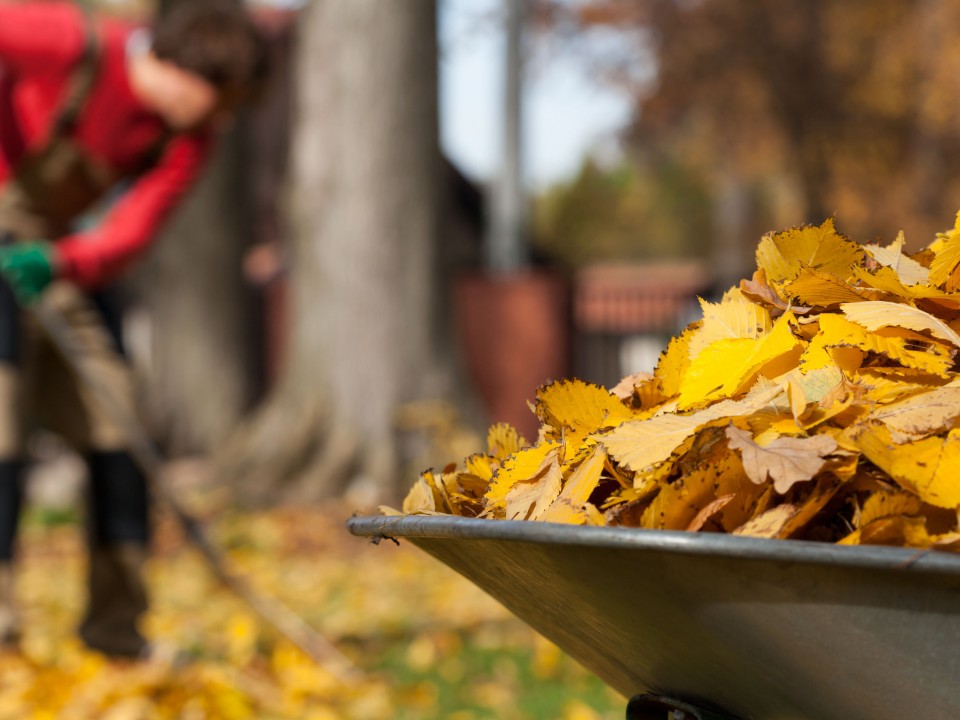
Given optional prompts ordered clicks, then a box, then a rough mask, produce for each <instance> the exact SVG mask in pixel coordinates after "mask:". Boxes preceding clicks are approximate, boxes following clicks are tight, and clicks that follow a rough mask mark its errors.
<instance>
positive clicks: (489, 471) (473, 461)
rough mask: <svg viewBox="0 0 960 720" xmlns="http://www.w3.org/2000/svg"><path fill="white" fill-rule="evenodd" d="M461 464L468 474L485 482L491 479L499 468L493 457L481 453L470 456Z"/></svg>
mask: <svg viewBox="0 0 960 720" xmlns="http://www.w3.org/2000/svg"><path fill="white" fill-rule="evenodd" d="M463 464H464V467H465V468H466V470H467V472H468V473H470V474H471V475H475V476H476V477H478V478H482V479H483V480H487V481H489V480H491V479H492V478H493V473H494V472H496V469H497V468H498V467H500V463H499V461H498V460H497V459H496V458H495V457H492V456H491V455H484V454H482V453H477V454H476V455H471V456H470V457H468V458H467V459H466V460H464V463H463Z"/></svg>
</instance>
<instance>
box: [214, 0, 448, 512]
mask: <svg viewBox="0 0 960 720" xmlns="http://www.w3.org/2000/svg"><path fill="white" fill-rule="evenodd" d="M435 22H436V19H435V3H434V2H433V1H432V0H407V1H406V2H402V3H401V2H386V3H385V2H382V0H316V1H315V2H313V3H311V4H310V5H308V6H307V8H306V9H305V10H304V15H303V16H302V18H301V23H300V28H299V30H300V32H301V33H302V35H301V37H300V45H299V48H298V56H297V70H298V85H297V89H298V97H297V100H296V105H295V113H294V131H293V155H292V157H291V183H292V187H291V196H290V197H291V203H292V207H291V223H290V225H291V227H290V231H291V236H292V237H291V241H292V247H291V251H290V260H291V264H290V283H291V297H290V304H291V313H292V316H291V318H290V327H291V337H290V339H289V345H288V353H287V358H286V364H285V366H284V367H283V369H282V373H281V377H280V378H279V380H278V383H277V385H276V386H275V388H274V391H273V392H272V394H271V397H270V398H269V399H268V401H267V402H266V404H265V405H264V406H263V407H261V408H260V409H259V410H258V412H257V413H256V414H255V415H254V417H253V418H251V420H250V422H249V423H248V424H247V425H246V426H245V427H243V428H241V430H240V431H239V432H238V433H237V434H236V435H235V436H234V437H233V439H232V441H231V443H229V445H228V447H227V448H226V449H225V450H224V452H223V453H221V454H220V457H219V458H218V462H217V464H216V466H217V469H218V471H219V476H220V477H222V478H223V479H224V480H226V481H228V482H233V483H234V486H235V487H236V488H237V490H238V491H239V493H240V495H241V497H244V498H246V499H247V500H249V501H258V500H261V501H262V500H266V499H275V498H276V497H277V495H278V491H280V492H282V493H285V494H288V495H289V494H290V493H293V494H295V495H296V496H297V497H298V498H305V497H306V498H315V497H321V496H329V495H334V494H337V493H339V492H341V491H342V490H343V489H344V488H345V487H346V485H347V484H348V483H359V484H362V485H363V486H365V487H367V488H371V489H373V490H374V492H375V494H376V495H377V496H378V497H380V498H391V499H393V498H395V497H396V495H397V492H398V489H399V488H398V481H399V479H400V478H401V476H402V470H403V466H404V452H403V450H402V448H401V447H400V445H399V443H398V439H397V430H396V424H395V416H396V413H397V410H398V409H399V408H400V407H401V406H402V405H403V404H404V403H406V402H408V401H412V400H415V399H418V398H423V397H426V396H428V395H431V394H432V395H434V396H435V395H437V394H439V393H440V392H441V391H442V390H444V389H445V388H443V387H442V386H443V384H444V383H445V382H446V376H447V374H446V373H445V372H444V371H443V365H444V363H443V362H441V361H440V360H439V359H438V358H439V356H440V353H439V352H438V350H437V347H436V342H435V338H436V337H437V336H438V332H437V331H438V329H439V328H438V323H439V320H438V317H439V311H438V305H439V303H438V297H437V292H436V290H437V287H438V286H437V282H436V272H435V268H436V262H437V260H436V240H437V237H436V236H437V229H438V221H439V209H440V208H439V197H438V194H439V193H438V182H437V181H438V177H439V176H438V172H439V169H440V163H439V149H438V140H437V137H438V129H437V51H436V25H435Z"/></svg>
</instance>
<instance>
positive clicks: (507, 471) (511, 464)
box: [484, 441, 560, 509]
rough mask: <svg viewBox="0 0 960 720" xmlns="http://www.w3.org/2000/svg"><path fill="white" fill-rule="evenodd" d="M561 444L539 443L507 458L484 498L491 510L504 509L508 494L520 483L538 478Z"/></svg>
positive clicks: (552, 442) (551, 442)
mask: <svg viewBox="0 0 960 720" xmlns="http://www.w3.org/2000/svg"><path fill="white" fill-rule="evenodd" d="M559 447H560V444H559V443H557V442H554V441H545V442H541V443H537V444H536V445H533V446H531V447H527V448H524V449H523V450H521V451H520V452H518V453H517V454H516V455H513V456H512V457H509V458H507V459H506V460H505V461H504V462H503V464H502V465H501V466H500V468H499V469H498V470H497V472H496V473H494V476H493V481H492V482H491V484H490V489H489V490H488V491H487V494H486V495H485V496H484V497H485V498H486V500H487V506H488V507H490V508H501V509H502V508H504V507H505V506H506V501H507V493H509V492H510V490H511V489H512V488H513V486H514V485H515V484H517V483H518V482H529V481H530V480H532V479H534V478H535V477H538V476H539V475H540V473H541V472H543V470H544V464H545V463H549V459H550V455H551V453H553V454H554V456H555V455H556V451H557V450H558V448H559Z"/></svg>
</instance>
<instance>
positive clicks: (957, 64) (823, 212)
mask: <svg viewBox="0 0 960 720" xmlns="http://www.w3.org/2000/svg"><path fill="white" fill-rule="evenodd" d="M571 17H573V18H574V21H575V23H576V24H577V26H578V27H579V28H580V29H581V30H582V31H584V32H589V31H590V30H591V29H595V28H603V29H605V30H608V31H610V30H612V31H615V32H616V33H620V34H625V35H628V36H630V37H632V38H633V39H634V41H635V43H636V44H638V45H642V46H644V47H646V48H647V49H648V50H649V52H650V54H651V56H652V57H653V58H654V62H655V65H656V70H655V80H654V81H653V82H650V83H633V84H631V83H630V76H629V73H625V72H624V71H623V64H622V58H618V57H616V56H614V57H612V58H611V57H610V56H609V54H607V55H605V56H604V55H602V54H601V56H600V59H599V60H598V61H597V65H598V70H599V71H600V72H602V73H604V75H605V76H606V77H607V78H608V79H609V81H611V82H615V83H619V84H620V85H621V86H623V87H625V88H626V89H627V90H628V91H629V92H631V93H632V95H633V96H634V98H635V113H634V119H633V121H632V123H631V126H630V127H629V129H628V130H627V131H626V132H625V133H624V135H623V143H624V146H625V148H626V155H627V157H629V158H630V162H631V164H632V166H633V172H645V173H650V172H655V171H656V168H657V161H656V160H654V162H653V163H651V161H650V158H651V150H652V149H655V152H653V154H652V156H653V157H654V158H663V157H667V158H670V162H671V163H674V164H675V165H676V166H678V167H682V168H684V171H685V172H688V173H690V174H691V175H692V176H693V177H696V178H697V184H698V185H699V186H700V187H703V188H705V189H706V194H704V195H699V196H698V197H697V198H696V200H695V203H694V204H695V205H696V206H697V207H699V208H700V213H696V214H695V216H694V217H700V216H701V213H702V212H703V211H704V210H705V209H707V208H712V212H711V215H712V218H713V223H712V225H713V228H712V230H713V231H712V234H711V235H712V236H711V238H710V240H709V241H708V242H707V243H705V245H706V246H708V247H710V248H712V250H707V251H706V252H707V253H708V254H711V255H712V256H713V257H714V258H715V261H716V262H715V267H716V268H717V270H718V272H719V273H720V274H721V275H727V276H729V277H731V278H735V277H738V276H740V275H742V274H743V272H744V270H746V269H748V268H749V265H750V261H751V258H750V250H751V248H752V247H753V246H754V244H755V242H756V239H757V238H758V231H759V232H762V231H763V230H766V229H771V228H772V227H778V226H781V225H787V224H796V223H798V222H820V221H821V220H822V219H823V218H824V217H826V216H829V215H836V216H837V218H838V222H839V224H840V227H841V228H842V229H844V230H845V231H847V232H848V233H849V234H851V235H852V236H853V237H855V238H858V239H862V240H873V239H874V238H875V237H878V236H883V237H884V238H886V239H887V240H890V239H892V235H893V234H895V232H896V230H897V229H899V228H903V229H904V230H905V231H906V232H907V238H908V242H909V241H912V246H913V247H918V246H919V245H921V244H925V243H927V242H929V240H931V239H932V237H933V234H934V232H935V231H936V230H939V229H941V228H942V227H943V226H944V223H945V222H946V221H947V220H948V219H949V218H950V217H951V216H952V214H953V212H955V210H956V207H957V204H958V203H957V198H958V195H960V183H958V179H957V177H956V173H953V172H951V168H952V167H955V166H956V164H957V161H958V160H960V92H958V89H960V87H958V78H960V73H958V70H960V49H958V48H960V46H958V44H957V43H956V42H955V39H956V35H957V33H958V28H960V24H958V20H960V3H956V2H951V0H922V1H920V2H914V1H911V0H878V1H877V2H871V3H858V2H852V1H851V0H804V1H803V2H787V3H784V2H775V1H774V0H699V1H698V2H681V1H679V0H651V1H650V2H644V3H636V2H630V0H584V1H583V2H574V3H569V2H557V1H550V0H544V2H542V3H541V12H540V14H539V18H540V22H541V27H542V28H546V29H547V31H548V32H549V31H551V30H552V29H553V28H556V27H558V26H562V25H563V24H564V22H567V23H569V22H570V19H571ZM639 168H643V170H639ZM587 176H589V171H588V170H586V169H585V171H584V175H583V176H582V177H581V179H580V181H579V182H580V185H581V186H582V183H583V180H584V178H585V177H587ZM657 184H658V187H660V188H664V192H666V190H665V188H666V185H665V184H664V183H662V182H658V183H657ZM615 187H616V188H617V192H618V193H619V194H621V195H629V194H630V191H629V190H627V189H626V187H625V186H624V185H615ZM581 189H582V187H581ZM568 192H570V190H568ZM681 195H682V193H681ZM654 196H655V193H648V194H647V197H648V198H650V199H651V206H652V208H653V209H654V211H655V212H659V213H662V214H663V215H664V216H666V217H667V218H673V220H674V221H675V222H676V221H677V220H679V221H680V222H681V224H682V225H684V226H686V227H689V225H692V224H694V223H689V219H688V218H687V217H683V216H678V215H677V210H678V209H679V208H678V204H677V202H674V203H670V202H660V203H654V202H652V198H653V197H654ZM553 204H554V205H556V204H557V203H556V201H555V200H554V201H553ZM628 205H629V204H628ZM628 214H629V210H625V211H624V214H622V215H621V214H618V213H613V214H609V215H606V216H602V217H605V219H607V221H608V222H611V223H620V222H622V221H623V220H624V219H625V218H626V217H628ZM544 217H545V222H546V225H545V230H547V235H548V236H549V235H550V232H549V225H550V222H553V223H554V224H555V223H556V220H553V221H550V220H547V218H550V217H552V216H551V214H550V213H549V212H547V213H546V214H545V216H544ZM688 223H689V225H688ZM653 226H654V227H657V226H659V224H658V223H653ZM640 232H642V235H643V237H644V242H646V238H647V237H648V236H652V233H649V234H648V233H647V232H646V231H645V230H641V231H640ZM690 234H693V233H692V232H691V233H690ZM597 236H600V237H603V236H604V232H603V231H600V232H598V233H597ZM664 237H666V235H664V234H661V235H660V237H659V239H662V238H664ZM623 245H624V246H625V247H624V249H623V251H622V254H623V256H624V257H629V256H630V255H631V254H633V253H635V252H636V251H635V250H632V249H631V248H630V247H629V242H624V243H623ZM700 247H701V249H703V247H704V246H703V245H701V246H700ZM686 248H690V249H696V243H694V244H693V246H691V245H689V244H688V243H682V242H679V241H678V244H674V243H670V249H669V250H668V251H667V252H666V253H665V254H668V255H669V254H673V253H676V252H678V251H680V252H685V251H686ZM658 253H659V251H658ZM731 256H732V257H734V258H735V259H736V266H734V265H733V264H731V263H730V260H729V258H730V257H731Z"/></svg>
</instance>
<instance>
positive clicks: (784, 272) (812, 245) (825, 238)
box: [757, 219, 863, 284]
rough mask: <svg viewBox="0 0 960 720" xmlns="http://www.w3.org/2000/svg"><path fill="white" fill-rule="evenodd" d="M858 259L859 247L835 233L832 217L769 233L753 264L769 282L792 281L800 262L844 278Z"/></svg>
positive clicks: (849, 273) (860, 258)
mask: <svg viewBox="0 0 960 720" xmlns="http://www.w3.org/2000/svg"><path fill="white" fill-rule="evenodd" d="M862 262H863V250H862V249H861V248H860V246H859V245H857V244H856V243H853V242H850V241H849V240H847V239H846V238H845V237H844V236H843V235H841V234H839V233H838V232H837V231H836V229H835V228H834V225H833V220H832V219H830V220H827V221H825V222H824V223H823V224H822V225H820V226H819V227H816V226H807V227H802V228H793V229H791V230H786V231H784V232H781V233H770V234H768V235H765V236H764V237H763V239H762V240H761V241H760V245H759V246H758V247H757V267H759V268H760V269H762V270H763V271H764V272H765V273H766V276H767V280H768V281H769V282H770V283H773V284H777V283H783V282H786V281H788V280H792V279H793V278H795V277H796V276H797V274H798V273H799V272H800V268H801V266H803V265H806V266H807V267H810V268H813V269H814V270H820V271H822V272H825V273H829V274H831V275H836V276H837V277H839V278H840V279H841V280H846V279H847V278H848V277H850V275H851V272H852V269H853V267H854V266H856V265H860V264H861V263H862Z"/></svg>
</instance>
